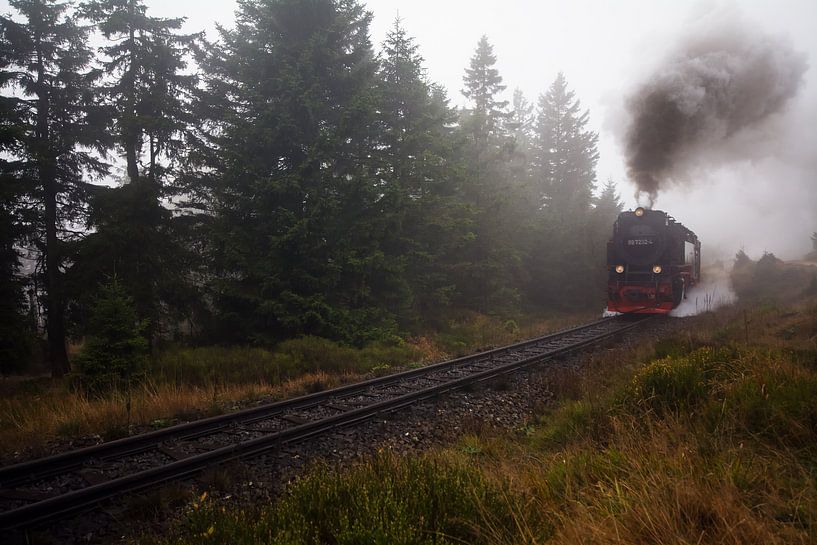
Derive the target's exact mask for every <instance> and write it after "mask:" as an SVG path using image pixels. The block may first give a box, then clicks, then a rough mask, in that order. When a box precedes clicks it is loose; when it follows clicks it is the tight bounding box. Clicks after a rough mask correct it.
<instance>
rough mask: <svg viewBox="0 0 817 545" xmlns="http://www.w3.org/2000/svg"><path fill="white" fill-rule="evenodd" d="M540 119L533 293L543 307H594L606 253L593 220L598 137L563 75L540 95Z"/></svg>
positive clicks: (534, 158) (534, 153) (535, 148)
mask: <svg viewBox="0 0 817 545" xmlns="http://www.w3.org/2000/svg"><path fill="white" fill-rule="evenodd" d="M536 115H537V117H536V125H535V138H534V141H533V144H532V147H531V163H532V169H531V170H532V177H533V184H535V186H536V187H537V188H538V189H537V196H538V199H539V203H540V207H541V212H540V214H539V216H540V220H539V224H538V229H537V239H538V240H539V244H538V247H537V248H536V249H535V250H534V251H533V252H532V254H531V255H532V259H531V263H530V264H529V267H530V268H531V269H533V270H536V271H539V275H538V278H537V280H536V282H535V284H534V285H533V286H532V287H531V288H530V290H531V293H532V294H534V297H535V299H536V300H537V301H538V302H539V304H543V305H566V306H576V305H586V304H587V305H589V304H591V303H592V302H594V301H597V300H598V299H599V296H600V294H601V293H602V291H601V287H600V286H599V285H598V278H599V277H598V275H597V274H596V271H597V270H598V267H600V256H601V255H603V252H600V251H599V250H598V242H597V239H598V238H600V235H599V234H596V233H594V231H596V229H594V228H593V222H592V218H591V206H592V200H593V191H594V188H595V180H596V172H595V167H596V163H597V162H598V157H599V154H598V149H597V147H596V143H597V140H598V136H597V135H596V133H595V132H593V131H590V130H589V129H588V128H587V124H588V121H589V113H588V112H587V111H584V112H582V110H581V105H580V103H579V101H578V99H576V98H575V95H574V93H573V91H570V90H569V89H568V87H567V81H566V79H565V77H564V74H562V73H559V75H558V76H557V77H556V80H555V81H554V82H553V84H552V85H551V86H550V88H549V89H548V91H547V93H545V94H543V95H541V96H540V98H539V103H538V107H537V112H536Z"/></svg>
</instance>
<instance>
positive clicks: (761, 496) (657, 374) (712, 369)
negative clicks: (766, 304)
mask: <svg viewBox="0 0 817 545" xmlns="http://www.w3.org/2000/svg"><path fill="white" fill-rule="evenodd" d="M814 310H815V309H814V307H801V308H800V309H798V310H795V311H791V310H790V309H786V308H781V309H772V310H770V309H762V310H760V311H758V312H752V313H750V315H749V319H750V320H751V323H752V326H751V327H752V328H753V331H754V333H753V335H752V337H751V341H752V342H751V343H748V344H747V343H745V336H744V329H743V315H742V313H739V312H735V311H730V310H725V311H723V313H722V314H720V315H711V316H704V317H700V318H698V319H695V320H691V321H690V324H691V325H690V326H689V330H688V331H685V332H682V333H680V334H679V335H678V336H677V337H676V338H671V339H667V340H663V341H661V342H659V343H656V345H655V346H653V347H651V348H650V350H649V352H650V354H651V355H652V357H649V358H647V361H646V362H644V361H643V359H644V351H643V350H641V351H640V352H637V353H632V354H629V356H628V357H629V359H626V358H627V353H626V352H624V351H618V352H616V351H613V352H611V353H608V354H606V355H602V357H600V358H599V359H598V360H597V361H596V360H594V363H592V364H591V365H590V367H589V368H588V369H586V370H585V371H584V374H583V375H582V376H578V377H576V378H575V379H571V381H570V382H571V384H567V385H561V389H563V390H565V391H569V392H572V395H571V397H572V399H565V400H564V401H563V402H561V403H559V404H557V405H556V406H555V407H552V408H550V409H548V410H547V411H545V412H544V413H543V414H542V415H540V416H539V417H537V418H536V419H535V420H533V421H532V422H530V423H529V424H528V425H526V426H525V427H524V428H523V429H522V430H521V432H520V431H517V432H512V431H508V432H504V433H502V432H501V433H499V434H498V435H497V434H496V432H489V431H486V430H477V431H472V432H470V433H469V434H468V435H465V436H463V437H462V438H461V439H460V440H459V441H458V442H456V443H455V445H453V446H451V447H447V448H443V449H441V450H436V451H432V452H430V453H426V454H422V455H415V456H396V455H391V454H388V453H386V454H381V455H379V456H376V457H374V458H373V459H370V460H368V461H364V462H362V463H359V464H356V465H353V466H352V467H350V468H346V469H345V470H342V471H338V470H333V469H329V468H327V467H325V466H318V467H317V468H315V469H313V470H311V471H309V472H308V473H307V474H306V475H305V476H304V477H303V478H302V479H299V480H297V481H295V482H294V483H293V484H291V485H290V486H289V488H288V489H287V492H286V493H285V495H284V496H283V498H281V500H280V501H278V502H276V503H271V504H266V505H255V506H253V508H252V509H251V510H246V509H244V510H242V509H241V508H240V507H239V508H227V507H225V506H224V505H223V504H220V503H218V502H209V501H206V502H196V503H195V504H194V505H193V506H192V507H191V508H190V510H189V512H188V514H187V515H186V516H185V517H184V518H183V520H182V521H180V522H179V524H178V525H176V526H175V527H174V529H173V532H172V533H171V534H170V535H168V536H164V537H162V538H151V539H146V540H145V542H146V543H163V544H175V545H182V544H187V543H201V542H205V540H206V542H213V543H236V544H261V543H281V544H307V543H309V544H319V543H331V544H358V543H361V544H362V543H383V544H386V543H398V544H402V543H406V544H409V543H411V544H426V543H474V544H508V545H511V544H514V545H515V544H518V543H530V544H542V543H564V544H567V543H611V544H612V543H616V544H625V543H626V544H630V543H635V544H644V545H646V544H652V543H726V544H734V545H737V544H743V543H814V542H817V401H816V400H817V365H815V360H814V358H813V356H814V353H815V352H814V351H815V349H817V346H815V340H814V337H813V335H814V333H813V332H814V331H817V312H814ZM730 313H731V314H730ZM781 330H792V331H793V333H792V334H790V335H785V336H781V335H779V331H781ZM741 339H744V342H741ZM492 433H493V434H492Z"/></svg>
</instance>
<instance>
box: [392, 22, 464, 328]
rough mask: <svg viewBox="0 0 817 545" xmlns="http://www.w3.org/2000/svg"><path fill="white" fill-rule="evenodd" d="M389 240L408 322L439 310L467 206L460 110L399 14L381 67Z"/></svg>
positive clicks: (399, 305) (399, 308) (445, 301)
mask: <svg viewBox="0 0 817 545" xmlns="http://www.w3.org/2000/svg"><path fill="white" fill-rule="evenodd" d="M379 76H380V78H379V79H380V81H379V101H380V107H379V111H380V121H379V125H380V127H381V134H380V136H379V138H380V144H379V145H378V146H377V147H378V149H379V151H380V154H381V157H382V163H381V165H380V168H379V178H380V179H381V180H382V184H383V198H382V199H381V203H382V206H383V207H384V215H385V216H386V217H387V218H388V223H387V226H386V229H385V230H384V235H386V238H385V239H384V241H383V244H382V246H383V248H384V251H385V252H386V256H387V259H389V260H390V262H392V263H395V264H398V265H399V266H400V270H399V271H397V272H398V273H399V274H398V275H396V277H395V278H396V279H397V280H398V282H399V283H400V284H401V285H404V286H405V289H404V290H400V291H396V292H395V296H396V297H395V299H394V301H393V302H392V304H394V305H395V313H396V314H397V315H398V316H399V317H400V318H401V322H402V323H403V324H406V323H407V320H408V321H409V322H411V321H415V320H417V319H421V318H431V317H432V316H434V317H436V316H439V315H440V314H441V313H442V311H443V309H444V308H445V307H446V306H448V305H450V303H451V300H452V294H453V292H454V290H455V286H454V285H453V284H452V282H451V278H450V270H451V268H452V267H453V266H455V264H454V262H453V261H452V260H451V256H452V255H453V253H454V252H455V250H456V246H457V244H458V242H457V241H458V238H459V237H458V235H459V234H461V233H462V231H463V229H465V227H464V222H463V220H462V215H463V213H464V211H463V210H462V207H461V206H460V205H459V202H458V201H457V200H456V196H455V193H456V189H457V183H458V181H459V180H458V174H457V171H456V169H455V168H454V167H453V166H452V164H451V161H450V157H451V156H452V154H453V137H452V129H451V128H450V126H451V125H452V124H453V123H454V120H455V113H454V112H453V111H452V110H451V109H450V108H449V107H448V104H447V98H446V96H445V91H444V90H443V89H442V88H440V87H439V86H437V85H434V84H432V83H430V82H429V81H428V79H427V76H426V73H425V69H424V68H423V59H422V57H421V56H420V54H419V53H418V47H417V45H416V43H415V41H414V39H413V38H412V37H410V36H409V35H408V34H407V33H406V30H405V29H404V28H403V26H402V24H401V22H400V20H399V19H396V20H395V22H394V26H393V27H392V29H391V31H390V32H389V33H388V35H387V37H386V40H385V42H384V44H383V54H382V58H381V62H380V70H379Z"/></svg>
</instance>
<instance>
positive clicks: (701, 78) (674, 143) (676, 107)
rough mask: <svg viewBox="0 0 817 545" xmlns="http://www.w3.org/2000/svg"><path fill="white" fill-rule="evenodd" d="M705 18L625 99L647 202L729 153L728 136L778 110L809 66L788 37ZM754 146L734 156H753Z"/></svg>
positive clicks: (634, 170) (631, 146)
mask: <svg viewBox="0 0 817 545" xmlns="http://www.w3.org/2000/svg"><path fill="white" fill-rule="evenodd" d="M702 26H704V27H705V28H698V29H697V31H696V32H694V33H690V34H688V35H687V36H686V37H684V38H683V39H682V40H681V43H680V44H679V45H678V46H676V48H675V49H674V50H673V51H672V52H671V54H670V55H669V56H668V58H667V59H666V61H665V62H664V63H662V64H661V65H660V66H659V68H658V70H656V71H655V72H654V73H652V74H651V75H650V76H649V77H648V78H647V79H646V81H645V82H644V83H643V84H641V85H640V86H639V87H638V88H636V90H635V92H633V93H632V94H631V95H630V96H629V100H628V101H627V103H626V110H627V114H628V116H629V118H630V125H629V127H628V128H627V132H626V134H625V150H626V155H627V166H628V174H629V176H630V178H631V179H632V181H634V182H635V183H636V185H637V187H638V194H639V197H642V196H647V197H648V198H649V201H650V204H652V203H653V201H654V200H655V198H656V196H657V195H658V192H659V191H660V190H661V189H662V188H664V187H666V186H667V184H669V183H686V181H687V180H688V179H689V178H690V177H689V171H690V170H691V169H692V168H694V167H700V166H702V165H709V164H717V163H718V162H721V161H723V160H724V158H725V157H726V156H727V155H728V156H729V157H731V158H733V159H734V158H735V149H734V148H735V146H730V143H733V141H734V139H735V138H736V137H737V136H738V135H742V134H744V133H745V132H746V131H753V130H756V129H760V128H761V127H762V125H763V123H764V122H765V121H766V120H767V119H769V118H770V117H771V116H772V115H774V114H775V113H778V112H780V111H781V110H782V109H783V108H784V106H785V105H786V103H787V102H788V100H789V99H790V98H792V97H793V96H794V95H795V94H796V93H797V91H798V89H799V88H800V86H801V82H802V80H803V74H804V73H805V71H806V69H807V64H806V60H805V56H804V55H802V54H799V53H797V52H795V51H794V50H793V49H792V47H791V45H789V44H788V42H786V41H785V40H783V39H779V38H776V37H772V36H768V35H764V34H763V33H761V32H759V31H757V29H753V28H749V27H748V26H747V25H746V24H744V23H740V22H735V21H731V22H728V23H724V22H722V21H721V22H718V23H717V24H714V25H713V24H708V25H702ZM748 140H750V141H752V139H751V138H750V139H748ZM754 142H755V145H757V142H758V139H754ZM752 147H753V146H752V145H747V146H743V148H744V149H742V150H741V151H740V152H738V155H743V156H744V157H739V158H751V157H752V156H753V154H754V153H756V152H757V151H758V150H755V149H752Z"/></svg>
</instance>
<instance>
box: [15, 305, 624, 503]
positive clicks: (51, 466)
mask: <svg viewBox="0 0 817 545" xmlns="http://www.w3.org/2000/svg"><path fill="white" fill-rule="evenodd" d="M611 320H612V318H604V319H601V320H597V321H595V322H590V323H588V324H584V325H580V326H576V327H572V328H568V329H565V330H563V331H558V332H555V333H549V334H547V335H543V336H540V337H536V338H533V339H528V340H526V341H521V342H518V343H514V344H511V345H508V346H503V347H499V348H494V349H492V350H487V351H485V352H480V353H477V354H471V355H468V356H463V357H460V358H456V359H453V360H447V361H444V362H439V363H435V364H432V365H428V366H424V367H419V368H417V369H410V370H408V371H402V372H400V373H393V374H391V375H385V376H382V377H377V378H373V379H369V380H365V381H362V382H357V383H354V384H348V385H346V386H341V387H338V388H334V389H330V390H324V391H322V392H316V393H313V394H308V395H304V396H299V397H295V398H292V399H286V400H282V401H276V402H273V403H268V404H264V405H261V406H258V407H252V408H249V409H244V410H241V411H235V412H232V413H227V414H223V415H218V416H213V417H210V418H204V419H200V420H195V421H192V422H185V423H183V424H177V425H175V426H169V427H167V428H162V429H159V430H155V431H151V432H147V433H144V434H140V435H135V436H132V437H125V438H122V439H116V440H114V441H107V442H105V443H101V444H99V445H93V446H90V447H85V448H81V449H77V450H72V451H68V452H64V453H60V454H55V455H53V456H48V457H44V458H39V459H36V460H31V461H27V462H21V463H19V464H14V465H10V466H6V467H2V468H0V487H3V488H13V487H15V486H20V485H21V484H25V483H29V482H33V481H36V480H42V479H44V478H47V477H49V476H53V475H59V474H61V473H65V472H67V471H70V470H73V469H78V468H80V467H82V465H83V463H84V462H86V461H88V460H90V459H99V460H106V459H111V458H114V457H122V456H127V455H132V454H137V453H140V452H144V451H147V450H150V449H152V448H155V447H156V446H158V445H159V444H160V443H162V442H163V441H166V440H168V439H190V438H193V437H196V436H199V435H204V434H208V433H213V432H215V431H218V430H221V429H224V428H227V427H229V426H230V425H231V424H234V423H237V422H250V421H253V420H257V419H262V418H269V417H271V416H274V415H276V414H279V413H283V412H285V411H290V410H293V409H303V408H308V407H312V406H314V405H318V404H320V403H322V402H324V401H325V400H326V399H329V398H331V397H338V396H342V395H351V394H354V393H356V392H360V391H363V390H366V389H368V388H370V387H372V386H383V385H388V384H390V383H393V382H399V381H402V380H405V379H407V378H412V377H416V376H421V375H425V374H429V373H432V372H434V371H438V370H440V369H445V368H449V367H456V366H458V365H464V364H468V363H469V362H472V361H476V360H481V359H484V358H486V357H492V356H496V355H499V354H501V353H505V352H513V351H514V350H518V349H520V348H523V347H525V346H530V345H535V344H538V343H541V342H545V341H548V340H555V339H557V338H559V337H563V336H565V335H569V334H571V333H576V332H578V331H581V330H584V329H591V328H593V327H595V326H597V325H599V324H602V323H605V322H609V321H611Z"/></svg>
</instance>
